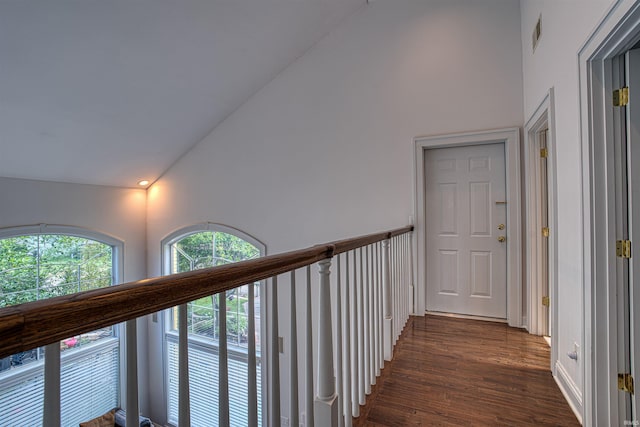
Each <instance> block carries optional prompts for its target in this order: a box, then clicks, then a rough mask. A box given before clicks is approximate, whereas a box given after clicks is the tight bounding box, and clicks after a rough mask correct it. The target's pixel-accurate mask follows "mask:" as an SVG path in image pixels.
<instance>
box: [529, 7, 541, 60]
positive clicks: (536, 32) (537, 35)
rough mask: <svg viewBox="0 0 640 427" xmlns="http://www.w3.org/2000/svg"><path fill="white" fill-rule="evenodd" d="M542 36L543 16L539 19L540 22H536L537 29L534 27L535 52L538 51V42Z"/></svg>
mask: <svg viewBox="0 0 640 427" xmlns="http://www.w3.org/2000/svg"><path fill="white" fill-rule="evenodd" d="M541 35H542V15H540V16H539V17H538V22H536V25H535V27H533V34H532V35H531V41H532V44H533V51H534V52H535V51H536V47H538V42H539V41H540V36H541Z"/></svg>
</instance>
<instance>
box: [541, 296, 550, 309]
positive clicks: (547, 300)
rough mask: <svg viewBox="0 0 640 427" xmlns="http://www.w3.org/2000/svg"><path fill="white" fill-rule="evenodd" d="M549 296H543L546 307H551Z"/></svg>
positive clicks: (543, 303)
mask: <svg viewBox="0 0 640 427" xmlns="http://www.w3.org/2000/svg"><path fill="white" fill-rule="evenodd" d="M549 304H550V302H549V297H542V305H544V306H545V307H549Z"/></svg>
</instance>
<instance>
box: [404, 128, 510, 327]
mask: <svg viewBox="0 0 640 427" xmlns="http://www.w3.org/2000/svg"><path fill="white" fill-rule="evenodd" d="M495 143H504V151H505V167H506V169H505V170H506V177H505V179H506V185H507V230H506V231H507V242H506V243H507V322H508V323H509V325H510V326H516V327H522V326H523V324H522V243H521V242H522V220H521V218H522V216H521V215H522V207H521V199H520V187H521V185H520V183H521V181H520V129H519V128H506V129H497V130H488V131H479V132H467V133H458V134H451V135H439V136H421V137H417V138H415V139H414V144H415V150H414V182H415V190H416V191H415V218H416V224H415V228H416V236H417V239H416V240H417V248H416V249H417V251H416V256H417V258H416V259H417V261H418V262H417V263H416V264H417V277H418V280H417V282H418V285H417V289H416V291H417V298H416V300H415V312H416V313H418V314H422V313H424V312H425V309H426V271H425V269H426V263H425V253H426V238H425V219H424V218H425V217H424V216H425V211H426V209H425V197H424V190H425V182H424V180H425V171H424V151H425V150H428V149H433V148H447V147H461V146H466V145H483V144H495Z"/></svg>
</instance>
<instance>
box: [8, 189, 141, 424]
mask: <svg viewBox="0 0 640 427" xmlns="http://www.w3.org/2000/svg"><path fill="white" fill-rule="evenodd" d="M0 200H2V205H0V228H5V227H17V226H23V225H37V224H51V225H70V226H75V227H83V228H86V229H89V230H92V231H97V232H100V233H103V234H107V235H110V236H112V237H114V238H116V239H118V240H121V241H122V242H124V281H125V282H129V281H134V280H140V279H143V278H145V277H146V273H147V272H146V262H145V255H146V247H145V245H146V224H145V220H146V210H145V208H146V192H145V191H144V190H140V189H125V188H115V187H102V186H96V185H80V184H65V183H57V182H44V181H31V180H22V179H11V178H0ZM139 326H140V327H146V320H145V319H141V320H140V321H139ZM139 336H140V337H141V338H142V339H141V340H140V349H141V350H143V349H144V351H141V353H140V354H143V355H144V354H146V353H147V351H146V340H145V339H144V338H145V336H144V333H143V334H139ZM139 377H140V382H141V393H140V397H141V405H140V407H141V410H143V411H146V409H147V408H146V405H147V402H146V399H145V398H144V397H145V396H146V392H145V389H144V386H145V384H146V383H147V371H146V366H144V365H142V366H140V368H139Z"/></svg>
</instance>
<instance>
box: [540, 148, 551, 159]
mask: <svg viewBox="0 0 640 427" xmlns="http://www.w3.org/2000/svg"><path fill="white" fill-rule="evenodd" d="M548 155H549V151H548V150H547V149H546V148H541V149H540V157H542V158H543V159H546V158H547V156H548Z"/></svg>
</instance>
